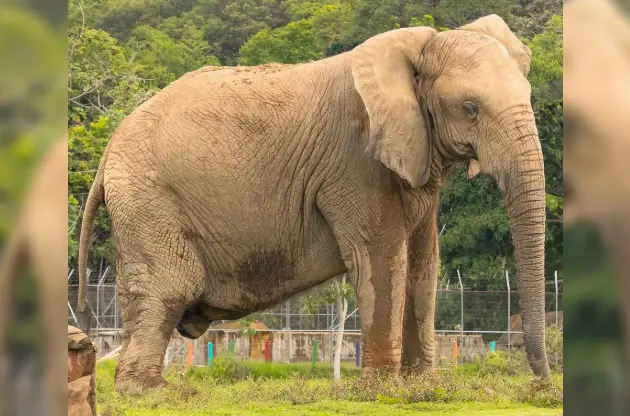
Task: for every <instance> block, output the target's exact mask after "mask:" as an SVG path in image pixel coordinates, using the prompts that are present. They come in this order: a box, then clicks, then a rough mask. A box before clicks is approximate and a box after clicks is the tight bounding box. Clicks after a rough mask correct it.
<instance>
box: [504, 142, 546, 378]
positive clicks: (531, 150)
mask: <svg viewBox="0 0 630 416" xmlns="http://www.w3.org/2000/svg"><path fill="white" fill-rule="evenodd" d="M513 149H515V151H513V152H510V153H512V155H513V157H512V158H511V161H510V164H509V165H508V166H505V167H504V168H507V169H505V170H503V171H502V172H498V173H499V175H498V176H499V183H500V185H501V188H502V189H503V190H504V198H505V206H506V209H507V212H508V216H509V220H510V227H511V230H512V240H513V243H514V258H515V262H516V270H517V274H518V279H519V288H520V304H521V319H522V322H523V332H524V338H525V348H526V351H527V357H528V359H529V363H530V365H531V367H532V370H533V371H534V373H535V374H536V375H539V376H543V377H548V376H549V363H548V362H547V352H546V350H545V273H544V264H545V174H544V167H543V156H542V151H541V148H540V144H539V141H538V136H537V134H527V135H525V136H522V137H520V138H519V140H518V142H517V144H516V145H515V146H513Z"/></svg>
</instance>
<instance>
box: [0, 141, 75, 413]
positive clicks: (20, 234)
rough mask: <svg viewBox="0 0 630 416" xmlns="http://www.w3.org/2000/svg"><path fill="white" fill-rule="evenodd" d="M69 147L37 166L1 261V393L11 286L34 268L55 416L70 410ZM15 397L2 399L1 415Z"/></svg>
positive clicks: (60, 146)
mask: <svg viewBox="0 0 630 416" xmlns="http://www.w3.org/2000/svg"><path fill="white" fill-rule="evenodd" d="M67 183H68V145H67V138H66V137H64V138H63V139H62V140H58V141H57V142H56V143H55V144H54V146H53V147H52V148H51V150H49V152H48V153H47V154H46V155H45V157H44V158H43V159H42V161H41V162H40V164H39V166H38V167H37V168H36V172H35V176H34V177H33V180H32V183H31V185H30V188H29V190H28V192H27V194H26V197H25V199H24V201H23V205H22V206H23V208H22V210H21V212H20V217H19V219H18V221H17V222H16V225H15V226H14V229H13V232H12V233H11V235H10V237H9V240H8V242H7V245H6V248H5V250H4V253H3V255H2V259H0V337H1V338H2V342H0V374H1V375H2V376H1V377H0V395H3V394H5V393H6V388H5V386H4V385H3V383H4V382H5V379H4V373H5V372H4V369H3V364H4V358H5V352H4V348H3V347H4V345H5V343H4V337H5V335H6V333H7V325H8V321H9V315H10V313H9V312H10V306H11V303H12V302H11V297H10V295H11V293H13V290H12V286H13V284H14V283H15V281H16V279H17V278H18V273H19V272H20V271H21V270H22V269H26V268H29V269H30V270H31V271H32V273H33V274H34V276H35V278H36V279H37V283H38V287H39V289H38V290H39V307H40V313H41V315H42V316H43V320H42V322H43V326H44V333H43V334H42V335H43V336H42V339H45V340H46V343H45V345H46V348H44V356H43V361H44V372H43V376H44V379H43V381H44V388H45V392H46V395H47V396H48V397H47V403H48V406H46V407H47V408H49V409H51V413H50V414H51V415H54V416H57V415H63V414H66V412H67V394H68V390H67V380H66V378H65V377H64V374H66V373H67V364H66V362H67V359H66V358H65V357H67V336H66V328H67V318H68V317H67V312H66V310H65V307H64V306H63V305H64V303H65V302H66V300H67V293H68V292H67V276H68V262H67V258H68V252H67V250H68V242H67V240H68V229H67V222H66V219H67V216H68V197H67V191H68V188H67ZM9 403H10V400H9V399H8V398H2V397H0V414H8V413H5V411H8V409H2V407H3V406H7V407H9Z"/></svg>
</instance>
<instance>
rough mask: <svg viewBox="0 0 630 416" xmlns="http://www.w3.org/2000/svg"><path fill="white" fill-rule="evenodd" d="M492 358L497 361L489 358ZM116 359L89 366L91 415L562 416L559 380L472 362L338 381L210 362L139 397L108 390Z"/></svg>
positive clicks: (327, 369)
mask: <svg viewBox="0 0 630 416" xmlns="http://www.w3.org/2000/svg"><path fill="white" fill-rule="evenodd" d="M494 360H495V361H500V359H497V358H496V357H494ZM115 365H116V362H115V361H113V360H109V361H104V362H102V363H99V365H98V366H97V370H96V371H97V373H96V376H97V397H98V407H99V413H100V414H101V415H102V416H111V415H160V416H161V415H165V416H169V415H172V416H175V415H177V416H183V415H411V414H418V413H421V414H430V415H489V416H493V415H497V416H511V415H519V416H534V415H536V416H538V415H540V416H546V415H559V414H560V413H561V412H562V375H561V374H554V376H553V378H552V382H551V383H550V384H547V383H543V382H541V381H540V380H537V379H535V378H534V377H533V376H532V375H528V374H527V373H524V374H517V375H511V374H510V372H511V371H513V370H510V368H507V367H505V368H504V367H503V366H502V365H495V366H488V365H486V363H485V362H484V363H481V362H478V363H475V364H474V365H472V366H471V365H468V366H466V367H452V368H449V369H447V370H444V371H438V372H437V373H436V374H433V375H426V376H410V377H406V378H403V379H399V380H395V379H391V378H387V377H383V378H381V379H379V380H374V381H369V382H368V381H360V380H359V379H358V377H357V375H358V369H357V368H354V367H353V364H352V363H348V364H346V365H344V366H343V379H342V380H341V381H339V382H335V381H333V380H331V379H330V376H331V374H332V368H331V366H330V365H322V364H319V365H317V366H315V367H312V366H311V364H310V363H300V364H265V363H263V362H252V361H244V362H241V361H238V360H231V359H228V358H217V359H215V361H214V362H213V366H212V367H211V368H205V367H195V368H193V369H191V370H188V371H183V370H179V371H178V370H176V369H171V371H169V374H168V375H167V380H168V381H169V386H168V387H166V388H165V389H163V390H157V391H150V392H147V393H145V394H142V395H125V396H123V395H120V394H118V393H117V392H116V391H115V389H114V368H115Z"/></svg>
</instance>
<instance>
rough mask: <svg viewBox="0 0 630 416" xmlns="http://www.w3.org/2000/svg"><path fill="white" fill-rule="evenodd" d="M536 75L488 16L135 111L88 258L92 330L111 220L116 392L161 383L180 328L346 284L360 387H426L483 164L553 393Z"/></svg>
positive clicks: (186, 331) (532, 358)
mask: <svg viewBox="0 0 630 416" xmlns="http://www.w3.org/2000/svg"><path fill="white" fill-rule="evenodd" d="M530 61H531V51H530V50H529V48H528V47H527V46H526V45H524V44H523V43H522V42H520V41H519V40H518V38H517V37H516V36H515V35H514V34H513V33H512V32H511V31H510V29H509V27H508V26H507V24H506V23H505V22H504V20H503V19H502V18H501V17H499V16H497V15H489V16H485V17H483V18H480V19H478V20H476V21H474V22H472V23H470V24H468V25H465V26H462V27H461V28H459V29H458V30H451V31H444V32H438V31H436V30H435V29H433V28H430V27H411V28H402V29H395V30H391V31H388V32H384V33H381V34H379V35H376V36H374V37H371V38H369V39H367V40H366V41H365V42H363V43H361V44H359V45H358V46H357V47H355V48H354V49H352V50H351V51H347V52H344V53H342V54H339V55H336V56H333V57H329V58H325V59H321V60H317V61H312V62H308V63H302V64H294V65H282V64H272V65H261V66H255V67H228V68H225V67H221V68H217V67H204V68H201V69H199V70H196V71H192V72H189V73H187V74H185V75H183V76H182V77H181V78H179V79H178V80H176V81H174V82H173V83H171V84H170V85H168V86H167V87H166V88H164V89H163V90H161V91H160V92H159V93H158V94H156V95H155V96H153V97H152V98H151V99H150V100H148V101H147V102H145V103H143V104H142V105H140V106H139V107H138V108H136V109H135V110H134V111H133V112H132V113H131V114H130V115H129V116H127V117H126V118H125V119H124V120H123V121H122V122H121V124H120V125H119V126H118V128H117V129H116V131H115V132H114V133H113V135H112V137H111V139H110V142H109V143H108V145H107V147H106V149H105V151H104V154H103V157H102V159H101V162H100V164H99V168H98V172H97V174H96V176H95V180H94V183H93V185H92V187H91V190H90V193H89V196H88V199H87V202H86V207H85V211H84V215H83V220H82V226H81V235H80V242H79V265H78V268H79V278H80V289H79V301H78V306H77V309H78V311H79V314H80V315H81V316H85V315H86V314H87V311H88V310H89V309H88V308H87V307H86V304H85V277H86V269H87V254H88V250H89V245H90V238H91V237H90V235H91V232H92V227H93V222H94V216H95V213H96V211H97V209H98V208H99V206H100V205H101V204H105V205H106V207H107V209H108V211H109V213H110V216H111V219H112V230H113V237H112V238H113V241H114V244H115V246H116V253H117V255H116V270H117V276H118V280H117V291H118V296H119V297H118V298H119V301H120V309H121V314H122V321H123V334H122V345H121V352H120V357H119V362H118V366H117V369H116V373H115V377H116V387H117V389H119V390H120V391H129V390H133V389H147V388H154V387H161V386H164V385H165V384H166V381H165V380H164V378H163V377H162V374H161V371H162V358H163V356H164V353H165V349H166V348H167V345H168V342H169V339H170V336H171V334H172V331H173V330H174V329H175V328H177V330H178V331H179V332H180V333H181V334H182V335H184V336H187V337H190V338H195V337H198V336H200V335H201V334H202V333H203V331H205V330H206V329H207V328H208V326H209V325H210V323H211V322H212V321H213V320H218V319H238V318H240V317H243V316H245V315H247V314H249V313H252V312H254V311H258V310H262V309H265V308H268V307H270V306H273V305H274V304H277V303H278V302H280V301H282V300H284V299H286V298H288V297H290V296H292V295H295V294H297V293H300V292H302V291H304V290H307V289H309V288H311V287H313V286H315V285H317V284H320V283H322V282H325V281H327V280H329V279H331V278H333V277H335V276H339V275H342V274H344V273H347V276H348V279H349V281H350V282H351V284H352V286H353V287H354V290H355V293H356V297H357V302H358V307H359V310H360V311H361V331H362V341H363V357H362V358H363V359H362V370H361V376H362V377H363V378H369V377H372V376H374V375H376V374H378V373H383V372H385V373H389V374H393V375H398V374H400V372H401V369H402V370H405V371H406V370H409V371H413V372H424V371H427V370H428V369H430V367H431V363H432V359H433V325H434V323H433V319H434V310H435V294H436V290H437V287H436V279H437V276H436V275H435V274H436V273H435V272H436V270H435V269H436V267H437V265H436V263H437V262H436V255H437V253H438V251H437V249H438V247H437V230H436V227H437V222H436V214H437V206H438V201H439V189H440V187H441V185H442V182H443V177H444V174H445V173H447V172H448V170H449V169H450V168H451V167H452V166H454V165H455V164H459V163H470V160H475V161H477V162H475V163H478V166H479V172H481V173H483V174H487V175H490V176H491V177H493V178H495V179H496V181H497V183H498V186H499V187H500V188H501V189H502V191H503V192H504V195H505V198H504V199H505V204H506V207H507V212H508V215H509V220H510V223H511V228H512V234H513V243H514V246H515V257H516V265H517V271H518V274H519V281H520V287H521V293H522V295H521V306H522V314H523V322H524V332H525V344H526V349H527V354H528V357H529V362H530V365H531V368H532V369H533V371H534V372H535V374H537V375H539V376H541V377H549V364H548V362H547V355H546V350H545V328H544V325H545V319H544V312H545V307H544V271H543V264H544V246H545V185H544V180H545V178H544V167H543V156H542V150H541V145H540V141H539V138H538V131H537V128H536V124H535V120H534V114H533V111H532V107H531V103H530V95H531V87H530V85H529V82H528V81H527V78H526V76H527V73H528V71H529V66H530ZM84 325H87V322H86V323H85V324H84ZM82 329H84V328H82ZM84 330H85V329H84Z"/></svg>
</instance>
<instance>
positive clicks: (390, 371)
mask: <svg viewBox="0 0 630 416" xmlns="http://www.w3.org/2000/svg"><path fill="white" fill-rule="evenodd" d="M399 374H400V365H395V364H388V365H383V366H378V367H376V366H371V365H365V366H364V367H363V368H362V369H361V379H363V380H370V379H376V378H378V377H381V376H386V377H387V376H389V377H397V376H398V375H399Z"/></svg>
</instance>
